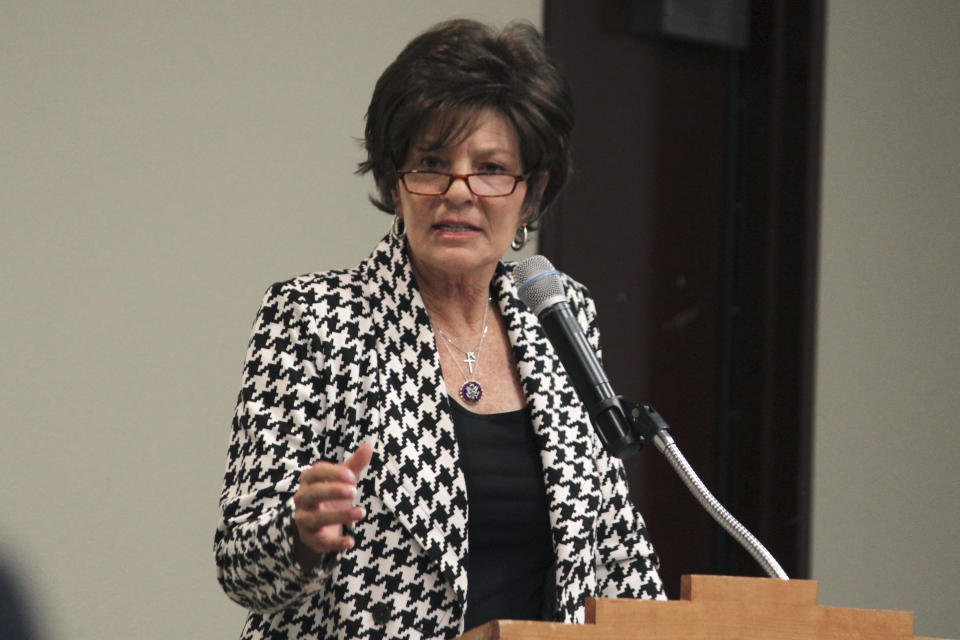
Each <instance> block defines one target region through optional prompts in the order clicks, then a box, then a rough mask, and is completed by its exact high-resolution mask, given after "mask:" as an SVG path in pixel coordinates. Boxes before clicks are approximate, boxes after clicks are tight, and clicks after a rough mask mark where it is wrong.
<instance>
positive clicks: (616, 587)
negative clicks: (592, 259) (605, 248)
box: [568, 283, 666, 600]
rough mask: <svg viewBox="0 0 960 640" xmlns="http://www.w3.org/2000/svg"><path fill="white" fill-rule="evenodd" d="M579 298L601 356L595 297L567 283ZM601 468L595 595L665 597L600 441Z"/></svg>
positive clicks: (614, 464)
mask: <svg viewBox="0 0 960 640" xmlns="http://www.w3.org/2000/svg"><path fill="white" fill-rule="evenodd" d="M568 291H571V298H572V299H573V300H574V301H576V302H577V303H578V304H577V305H576V306H577V320H578V322H579V324H580V325H581V327H582V328H583V330H584V333H585V334H586V336H587V341H588V342H589V343H590V346H592V347H593V349H594V351H596V352H597V357H598V358H602V353H601V350H600V329H599V325H598V324H597V310H596V305H595V303H594V301H593V298H591V297H590V295H589V293H588V292H587V290H586V288H585V287H583V286H582V285H579V284H577V283H572V286H570V287H568ZM596 456H597V469H598V470H599V472H600V474H601V491H602V496H603V503H602V506H601V510H600V514H599V516H598V519H597V532H596V536H597V537H596V540H597V553H596V571H597V595H598V596H601V597H607V598H644V599H659V600H663V599H666V594H665V593H664V590H663V584H662V582H661V581H660V574H659V573H658V571H659V568H660V560H659V558H658V557H657V554H656V552H655V551H654V549H653V545H652V544H651V542H650V537H649V535H648V533H647V528H646V525H645V524H644V522H643V518H642V517H641V515H640V514H639V513H638V512H637V510H636V508H635V507H634V506H633V502H632V501H631V500H630V495H629V493H628V489H627V477H626V473H625V471H624V467H623V462H622V461H621V460H620V459H618V458H614V457H613V456H610V455H609V454H608V453H607V452H606V451H605V450H604V449H603V447H602V446H600V445H599V442H598V444H597V447H596Z"/></svg>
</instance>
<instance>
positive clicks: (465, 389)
mask: <svg viewBox="0 0 960 640" xmlns="http://www.w3.org/2000/svg"><path fill="white" fill-rule="evenodd" d="M460 397H461V398H462V399H463V401H464V402H469V403H470V404H475V403H476V402H477V401H478V400H480V398H482V397H483V387H481V386H480V383H479V382H477V381H476V380H467V381H466V382H464V383H463V386H461V387H460Z"/></svg>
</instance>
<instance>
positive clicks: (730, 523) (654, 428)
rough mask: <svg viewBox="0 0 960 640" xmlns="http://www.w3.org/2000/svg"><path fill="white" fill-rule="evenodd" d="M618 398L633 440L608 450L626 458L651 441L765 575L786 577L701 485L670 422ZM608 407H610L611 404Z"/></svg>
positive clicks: (769, 555)
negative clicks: (671, 428) (671, 430)
mask: <svg viewBox="0 0 960 640" xmlns="http://www.w3.org/2000/svg"><path fill="white" fill-rule="evenodd" d="M617 399H618V400H619V401H620V405H621V408H622V410H623V413H624V415H625V416H626V418H627V421H628V422H629V423H630V426H631V427H632V430H633V435H634V437H635V439H625V441H619V442H617V443H607V444H608V445H611V444H613V448H616V449H619V450H617V451H613V450H611V451H610V453H612V454H613V455H615V456H617V457H619V458H625V457H629V456H630V455H632V454H634V453H636V452H637V451H639V450H640V449H641V448H642V447H643V445H644V444H645V443H647V442H653V445H654V446H655V447H656V448H657V450H658V451H660V453H662V454H663V455H664V456H665V457H666V458H667V461H668V462H669V463H670V466H672V467H673V469H674V471H676V472H677V474H678V475H679V476H680V479H681V480H683V484H685V485H686V486H687V489H689V490H690V493H692V494H693V497H695V498H696V499H697V501H698V502H699V503H700V504H701V505H703V508H704V509H706V510H707V513H709V514H710V516H711V517H712V518H713V519H714V520H716V521H717V524H719V525H720V526H721V527H723V528H724V529H725V530H726V532H727V533H729V534H730V535H731V536H732V537H733V539H734V540H736V541H737V542H738V543H740V546H742V547H743V548H744V549H746V550H747V552H748V553H749V554H750V555H751V556H753V559H754V560H756V561H757V562H758V563H759V564H760V566H761V567H763V570H764V571H765V572H766V573H767V575H768V576H770V577H771V578H779V579H781V580H788V579H789V578H788V577H787V574H786V572H785V571H784V570H783V568H782V567H781V566H780V564H779V563H778V562H777V560H776V559H775V558H774V557H773V555H772V554H771V553H770V552H769V551H767V549H766V548H765V547H764V546H763V545H762V544H760V541H759V540H757V539H756V538H755V537H754V536H753V534H752V533H750V532H749V531H748V530H747V528H746V527H744V526H743V525H742V524H740V522H738V521H737V519H736V518H734V517H733V516H732V515H731V514H730V512H729V511H727V510H726V509H725V508H724V506H723V505H722V504H720V501H719V500H717V499H716V498H715V497H714V496H713V494H712V493H710V490H709V489H707V487H706V485H704V484H703V482H702V481H701V480H700V478H699V476H697V474H696V472H695V471H694V470H693V467H691V466H690V463H689V462H687V459H686V458H684V457H683V454H682V453H680V448H679V447H677V443H676V442H674V440H673V436H671V435H670V434H669V433H668V431H669V429H670V427H669V425H667V423H666V421H665V420H664V419H663V417H662V416H661V415H660V414H659V413H657V411H656V409H654V408H653V407H651V406H650V405H649V404H645V403H637V402H633V401H631V400H627V399H626V398H623V397H622V396H617ZM608 408H609V409H613V407H608ZM608 450H610V446H608Z"/></svg>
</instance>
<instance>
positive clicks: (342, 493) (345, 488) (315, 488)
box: [293, 482, 357, 509]
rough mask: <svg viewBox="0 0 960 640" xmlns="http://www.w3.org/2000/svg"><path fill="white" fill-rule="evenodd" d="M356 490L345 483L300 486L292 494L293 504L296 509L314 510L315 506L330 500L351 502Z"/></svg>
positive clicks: (317, 483) (316, 483) (319, 483)
mask: <svg viewBox="0 0 960 640" xmlns="http://www.w3.org/2000/svg"><path fill="white" fill-rule="evenodd" d="M356 494H357V488H356V487H355V486H354V485H352V484H349V483H346V482H314V483H312V484H307V485H302V484H301V486H300V489H299V490H298V491H297V492H296V493H295V494H293V504H294V505H295V506H296V507H297V508H303V509H315V508H316V507H317V505H319V504H321V503H323V502H329V501H331V500H347V501H348V502H352V501H353V498H354V496H355V495H356Z"/></svg>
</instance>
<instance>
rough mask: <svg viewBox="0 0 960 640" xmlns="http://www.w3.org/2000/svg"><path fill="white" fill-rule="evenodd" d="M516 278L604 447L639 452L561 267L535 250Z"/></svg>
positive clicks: (621, 455)
mask: <svg viewBox="0 0 960 640" xmlns="http://www.w3.org/2000/svg"><path fill="white" fill-rule="evenodd" d="M513 281H514V283H515V284H516V285H517V293H518V294H519V295H520V299H521V300H523V303H524V304H525V305H527V308H528V309H530V311H532V312H533V314H534V315H536V316H537V318H538V319H539V320H540V324H541V326H543V330H544V333H546V334H547V339H549V340H550V342H551V344H553V348H554V350H555V351H556V352H557V356H559V358H560V362H561V363H563V367H564V369H566V370H567V375H568V376H569V377H570V381H571V382H572V383H573V388H574V389H575V390H576V392H577V395H578V396H579V397H580V401H581V402H583V405H584V407H586V409H587V412H588V413H589V414H590V420H591V422H593V426H594V428H595V429H596V431H597V435H598V436H599V438H600V441H601V442H602V443H603V446H604V448H605V449H606V450H607V452H608V453H610V455H612V456H616V457H618V458H627V457H629V456H630V455H632V454H634V453H636V452H637V451H639V450H640V448H642V447H643V444H644V443H643V439H642V438H639V437H638V436H637V434H636V433H635V432H634V430H633V428H632V427H631V425H630V422H629V421H628V420H627V418H626V416H625V415H624V411H623V407H622V405H621V403H620V397H619V396H617V395H616V394H615V393H614V392H613V386H612V385H611V384H610V380H609V379H608V378H607V374H606V373H605V372H604V370H603V366H601V364H600V361H599V360H598V359H597V354H596V353H595V352H594V351H593V348H592V347H591V346H590V343H589V342H587V337H586V336H585V335H583V330H582V329H581V328H580V325H579V324H578V323H577V319H576V318H575V317H574V315H573V311H572V310H571V309H570V304H569V303H568V302H567V297H566V295H565V294H564V292H563V281H562V279H561V278H560V272H559V271H557V270H556V269H554V267H553V265H552V264H550V261H549V260H547V259H546V258H544V257H543V256H540V255H537V256H533V257H530V258H527V259H526V260H524V261H522V262H520V263H519V264H517V266H516V267H515V268H514V270H513Z"/></svg>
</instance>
